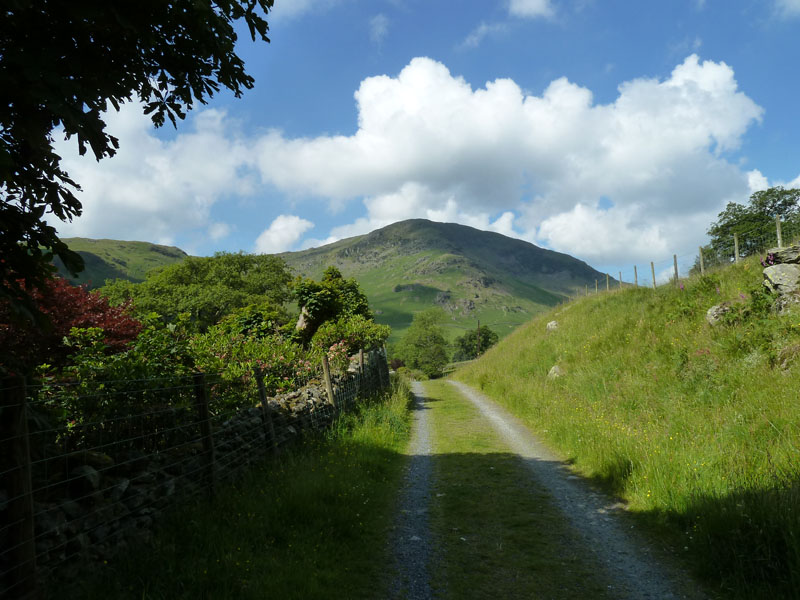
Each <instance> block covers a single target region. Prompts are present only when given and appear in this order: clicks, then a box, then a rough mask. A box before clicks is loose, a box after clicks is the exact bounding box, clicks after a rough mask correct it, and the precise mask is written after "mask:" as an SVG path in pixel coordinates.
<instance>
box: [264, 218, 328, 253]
mask: <svg viewBox="0 0 800 600" xmlns="http://www.w3.org/2000/svg"><path fill="white" fill-rule="evenodd" d="M312 227H314V224H313V223H312V222H311V221H307V220H306V219H301V218H300V217H298V216H296V215H279V216H278V217H276V218H275V220H274V221H272V223H270V226H269V227H267V228H266V229H265V230H264V231H262V232H261V235H259V236H258V239H256V245H255V250H256V252H258V253H260V254H275V253H276V252H285V251H286V250H291V249H292V248H293V247H294V246H295V245H296V244H297V242H298V241H299V240H300V238H301V237H303V234H304V233H305V232H306V231H308V230H309V229H311V228H312Z"/></svg>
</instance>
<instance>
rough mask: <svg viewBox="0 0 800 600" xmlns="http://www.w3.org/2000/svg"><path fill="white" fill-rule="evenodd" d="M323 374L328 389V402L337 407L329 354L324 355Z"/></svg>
mask: <svg viewBox="0 0 800 600" xmlns="http://www.w3.org/2000/svg"><path fill="white" fill-rule="evenodd" d="M322 375H323V377H324V378H325V389H326V390H327V391H328V402H330V403H331V404H332V405H333V407H334V408H336V399H335V398H334V397H333V384H332V383H331V367H330V365H329V364H328V356H327V355H325V354H323V355H322Z"/></svg>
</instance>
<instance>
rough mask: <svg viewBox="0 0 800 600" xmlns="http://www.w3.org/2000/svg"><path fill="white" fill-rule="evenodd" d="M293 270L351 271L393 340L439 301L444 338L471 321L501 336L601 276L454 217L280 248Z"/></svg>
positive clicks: (316, 272)
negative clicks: (443, 317)
mask: <svg viewBox="0 0 800 600" xmlns="http://www.w3.org/2000/svg"><path fill="white" fill-rule="evenodd" d="M280 256H281V257H282V258H284V260H286V262H287V263H288V264H289V266H290V267H291V268H292V269H293V270H294V271H295V272H296V273H298V274H302V275H305V276H309V277H313V278H319V277H320V276H321V275H322V272H323V271H324V270H325V268H326V267H328V266H329V265H335V266H336V267H338V268H339V269H340V270H341V271H342V273H343V274H344V275H345V276H346V277H355V278H356V279H357V280H358V282H359V284H360V285H361V287H362V289H363V290H364V292H365V293H366V295H367V298H369V301H370V305H371V306H372V308H373V310H374V311H375V314H376V320H377V321H379V322H381V323H386V324H388V325H391V326H392V328H393V331H394V333H393V336H392V340H393V341H394V340H397V339H399V334H401V333H402V331H403V330H404V329H406V328H407V327H408V325H409V324H410V323H411V318H412V315H413V313H414V312H416V311H420V310H424V309H426V308H431V307H433V306H441V307H442V308H443V309H444V310H445V311H446V312H447V313H448V314H449V316H450V319H449V320H448V321H447V323H446V325H447V330H448V334H449V335H450V337H456V336H458V335H462V334H463V333H464V331H465V330H466V329H468V328H473V327H475V326H476V325H477V320H478V319H480V321H481V323H482V324H484V325H488V326H489V327H490V328H492V329H493V330H495V331H496V332H497V333H498V334H499V335H500V336H504V335H506V334H507V333H509V332H510V331H512V330H513V329H515V328H516V327H517V326H518V325H520V324H521V323H524V322H526V321H528V320H529V319H530V318H531V317H532V316H533V315H535V314H537V313H540V312H542V311H544V310H546V309H547V308H549V307H551V306H554V305H556V304H558V303H559V302H561V301H563V300H564V299H565V297H566V296H569V295H575V294H578V293H583V292H584V290H585V286H587V285H589V286H590V287H592V288H594V284H595V283H594V282H595V280H596V279H601V278H604V277H605V275H603V274H601V273H600V272H598V271H596V270H594V269H593V268H591V267H590V266H589V265H587V264H586V263H584V262H582V261H580V260H578V259H576V258H573V257H572V256H569V255H567V254H562V253H560V252H553V251H552V250H545V249H543V248H539V247H538V246H535V245H533V244H530V243H528V242H525V241H522V240H518V239H513V238H509V237H506V236H504V235H501V234H499V233H492V232H488V231H480V230H478V229H474V228H472V227H467V226H465V225H457V224H454V223H435V222H432V221H427V220H425V219H411V220H408V221H401V222H399V223H394V224H392V225H389V226H387V227H384V228H382V229H378V230H376V231H373V232H372V233H369V234H367V235H362V236H358V237H352V238H348V239H344V240H340V241H338V242H335V243H333V244H328V245H325V246H321V247H319V248H311V249H309V250H303V251H301V252H286V253H283V254H280Z"/></svg>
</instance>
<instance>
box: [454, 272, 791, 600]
mask: <svg viewBox="0 0 800 600" xmlns="http://www.w3.org/2000/svg"><path fill="white" fill-rule="evenodd" d="M761 279H762V275H761V267H760V265H759V264H758V262H757V260H756V259H750V260H748V261H745V262H743V263H740V264H739V265H736V266H731V267H729V268H727V269H724V270H722V271H719V272H717V273H716V274H713V275H710V276H706V277H696V278H692V279H689V280H686V281H684V282H683V286H682V289H680V288H676V287H675V286H662V287H660V288H658V289H657V290H655V291H654V290H652V289H643V288H639V289H632V288H631V289H625V290H621V291H618V292H613V293H607V294H603V295H599V296H591V297H588V298H583V299H580V300H578V301H575V302H572V303H570V304H568V305H565V306H562V307H559V308H557V309H555V310H554V311H551V312H549V313H546V314H544V315H542V316H541V317H539V318H536V319H534V320H533V321H531V322H530V323H529V324H528V325H527V326H525V327H523V328H520V329H519V330H518V331H516V332H515V333H514V334H512V335H511V336H509V337H508V338H507V339H506V340H504V341H503V342H501V343H500V344H499V345H498V346H497V347H495V348H494V349H492V350H490V351H489V352H488V353H487V354H486V355H485V356H484V357H483V358H482V359H481V360H480V361H477V362H475V363H472V364H470V365H468V366H466V367H464V368H463V369H462V370H461V371H459V372H458V373H457V374H456V375H455V376H456V377H457V378H459V379H461V380H463V381H466V382H467V383H470V384H473V385H476V386H477V387H479V388H481V389H483V390H484V391H485V392H487V393H488V394H489V395H490V396H492V397H493V398H495V399H496V400H497V401H499V402H500V403H502V404H504V405H505V406H507V407H508V408H509V409H510V410H511V411H512V412H514V413H515V414H517V415H518V416H520V417H521V418H522V419H523V420H524V421H526V422H527V423H528V424H529V425H531V426H532V427H533V428H534V429H535V430H537V431H538V432H539V433H540V434H541V436H542V437H544V438H545V439H547V440H548V441H549V442H550V443H551V444H552V445H553V446H554V447H556V448H557V449H559V450H560V451H561V452H562V453H563V454H564V455H565V457H566V458H568V459H569V460H571V461H573V462H574V464H575V465H576V467H577V468H578V469H579V470H580V471H582V472H583V473H584V474H586V475H588V476H590V477H594V478H596V479H597V480H599V481H602V482H603V483H604V484H605V485H606V486H608V488H609V489H610V490H611V491H613V492H614V493H616V494H618V495H619V496H621V497H623V498H624V499H625V500H627V502H628V503H629V507H630V509H631V510H632V511H634V512H636V513H638V514H639V515H641V516H642V518H643V519H644V520H646V521H647V522H648V523H651V524H654V525H655V526H657V527H658V528H659V530H660V531H661V532H662V533H664V534H665V535H666V536H667V538H668V539H669V540H670V542H671V543H672V544H673V546H674V548H675V551H676V553H677V554H679V555H682V556H683V557H684V558H685V559H686V560H687V561H688V562H690V563H692V564H693V565H694V566H695V567H696V568H697V570H698V571H699V572H700V573H702V574H703V575H705V576H706V577H707V578H708V579H709V580H710V581H711V582H712V583H713V584H714V585H715V586H717V587H718V588H719V589H720V590H721V591H722V592H723V593H725V594H728V593H731V594H741V595H742V596H743V597H754V596H757V595H758V594H763V595H764V596H769V595H774V594H775V593H779V594H785V595H792V594H796V593H798V592H796V590H800V452H799V451H798V449H799V448H800V402H799V401H798V400H800V398H798V375H800V358H798V357H799V356H800V312H798V311H797V310H794V311H791V312H789V313H788V314H784V315H778V314H775V313H774V312H771V311H770V309H769V299H768V298H767V297H766V296H765V294H764V293H763V292H762V291H761ZM723 301H727V302H729V303H730V308H731V310H730V312H729V313H728V314H727V315H726V316H725V319H724V323H722V324H720V325H717V326H715V327H711V326H709V325H708V324H707V323H706V321H705V315H706V311H707V309H708V308H709V307H711V306H712V305H714V304H719V303H720V302H723ZM553 319H556V320H557V321H558V324H559V326H558V329H557V330H555V331H550V332H548V331H546V329H545V324H546V323H547V322H548V321H550V320H553ZM556 364H557V365H559V366H560V367H561V368H562V369H563V370H564V371H565V375H564V376H562V377H559V378H557V379H549V378H548V377H547V373H548V371H549V370H550V368H551V367H552V366H554V365H556ZM735 590H738V591H735Z"/></svg>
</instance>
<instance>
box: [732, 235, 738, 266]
mask: <svg viewBox="0 0 800 600" xmlns="http://www.w3.org/2000/svg"><path fill="white" fill-rule="evenodd" d="M733 255H734V257H735V259H736V262H737V263H738V262H739V234H738V233H734V234H733Z"/></svg>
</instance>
